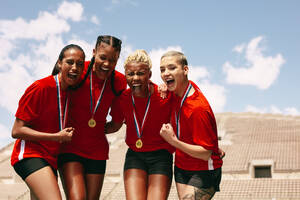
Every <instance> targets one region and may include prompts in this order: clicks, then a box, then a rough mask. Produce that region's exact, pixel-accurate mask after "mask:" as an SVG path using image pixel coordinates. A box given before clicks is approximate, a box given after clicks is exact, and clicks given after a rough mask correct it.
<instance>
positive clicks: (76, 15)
mask: <svg viewBox="0 0 300 200" xmlns="http://www.w3.org/2000/svg"><path fill="white" fill-rule="evenodd" d="M57 14H58V15H59V16H61V17H63V18H64V19H72V20H73V21H75V22H78V21H81V20H82V14H83V7H82V5H81V4H80V3H78V2H67V1H64V2H63V3H62V4H61V5H60V6H59V8H58V11H57Z"/></svg>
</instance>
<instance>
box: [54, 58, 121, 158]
mask: <svg viewBox="0 0 300 200" xmlns="http://www.w3.org/2000/svg"><path fill="white" fill-rule="evenodd" d="M88 65H89V62H86V63H85V70H84V72H86V71H87V68H88ZM84 74H85V73H84ZM92 82H93V87H92V88H93V91H92V94H93V109H94V108H95V105H96V102H97V100H98V97H99V96H100V93H101V89H102V86H103V84H104V80H100V79H98V78H97V76H96V74H95V73H94V72H93V75H92ZM114 87H115V89H116V91H121V90H125V89H126V79H125V76H124V75H123V74H121V73H120V72H118V71H115V78H114ZM116 99H117V96H116V95H115V94H114V93H113V91H112V86H111V79H110V78H109V79H108V80H107V82H106V86H105V88H104V92H103V96H102V99H101V102H100V104H99V107H98V109H97V111H96V113H95V115H94V119H95V120H96V127H94V128H91V127H89V126H88V121H89V120H90V119H91V117H92V112H91V107H90V106H91V105H90V104H91V103H90V102H91V98H90V76H88V78H87V80H86V81H85V83H84V84H83V85H82V86H81V87H80V88H78V89H77V90H75V91H72V92H71V98H70V105H69V115H68V122H67V125H68V126H69V127H73V128H75V131H74V134H73V136H72V141H70V142H67V143H63V144H62V145H61V149H60V153H74V154H76V155H79V156H82V157H85V158H89V159H94V160H106V159H108V152H109V146H108V141H107V138H106V135H105V134H104V125H105V123H106V116H107V114H108V112H109V109H110V108H111V106H112V104H113V102H114V101H115V100H116ZM116 114H118V113H116ZM114 117H115V116H114V115H112V118H114Z"/></svg>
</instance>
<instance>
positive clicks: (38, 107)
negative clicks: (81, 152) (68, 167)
mask: <svg viewBox="0 0 300 200" xmlns="http://www.w3.org/2000/svg"><path fill="white" fill-rule="evenodd" d="M61 98H62V102H65V98H66V92H64V91H61ZM61 106H64V103H63V104H62V105H61ZM63 109H64V108H63ZM15 116H16V118H18V119H21V120H23V121H25V122H26V123H28V124H29V125H30V128H32V129H34V130H37V131H41V132H47V133H57V132H59V131H60V129H59V111H58V103H57V88H56V83H55V80H54V77H53V76H48V77H46V78H43V79H40V80H37V81H35V82H34V83H33V84H32V85H30V86H29V87H28V88H27V89H26V91H25V93H24V94H23V96H22V97H21V99H20V101H19V107H18V109H17V112H16V114H15ZM59 145H60V144H59V142H55V141H30V140H22V139H17V140H16V142H15V145H14V149H13V152H12V156H11V164H12V165H14V164H15V163H17V162H18V161H20V160H22V159H23V158H30V157H39V158H44V159H45V160H47V162H48V163H49V164H50V165H51V166H52V167H53V168H54V169H57V162H56V161H57V155H58V153H59Z"/></svg>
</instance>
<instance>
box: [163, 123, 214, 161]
mask: <svg viewBox="0 0 300 200" xmlns="http://www.w3.org/2000/svg"><path fill="white" fill-rule="evenodd" d="M160 135H161V137H162V138H164V139H165V140H166V141H167V142H168V143H169V144H171V145H172V146H174V147H175V148H176V149H179V150H181V151H183V152H184V153H186V154H188V155H190V156H192V157H194V158H198V159H202V160H206V161H207V160H208V159H209V158H210V156H211V154H212V151H211V150H206V149H205V148H203V147H202V146H199V145H193V144H188V143H185V142H182V141H180V140H178V138H177V136H176V134H175V132H174V130H173V127H172V125H171V124H163V126H162V128H161V129H160Z"/></svg>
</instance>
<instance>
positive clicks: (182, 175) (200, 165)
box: [160, 51, 225, 200]
mask: <svg viewBox="0 0 300 200" xmlns="http://www.w3.org/2000/svg"><path fill="white" fill-rule="evenodd" d="M160 71H161V78H162V79H163V81H164V82H165V84H166V85H167V88H168V90H169V91H171V92H172V114H171V124H164V125H163V126H162V128H161V133H160V134H161V136H162V137H163V138H164V139H165V140H166V141H167V142H168V143H170V144H171V145H172V146H174V147H175V148H176V154H175V168H174V175H175V182H176V188H177V192H178V196H179V198H180V199H197V200H198V199H201V200H204V199H205V200H206V199H211V198H212V197H213V196H214V194H215V192H216V191H219V184H220V181H221V166H222V163H223V162H222V159H221V157H222V156H224V155H225V154H224V152H223V151H222V150H219V148H218V136H217V125H216V121H215V117H214V113H213V111H212V109H211V107H210V105H209V103H208V101H207V100H206V98H205V97H204V95H203V94H202V92H201V91H200V89H199V88H198V86H197V85H196V84H195V83H193V82H192V81H189V80H188V76H187V74H188V63H187V59H186V57H185V56H184V55H183V54H182V53H181V52H176V51H170V52H167V53H165V54H164V55H163V56H162V57H161V61H160ZM220 153H221V155H220Z"/></svg>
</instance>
